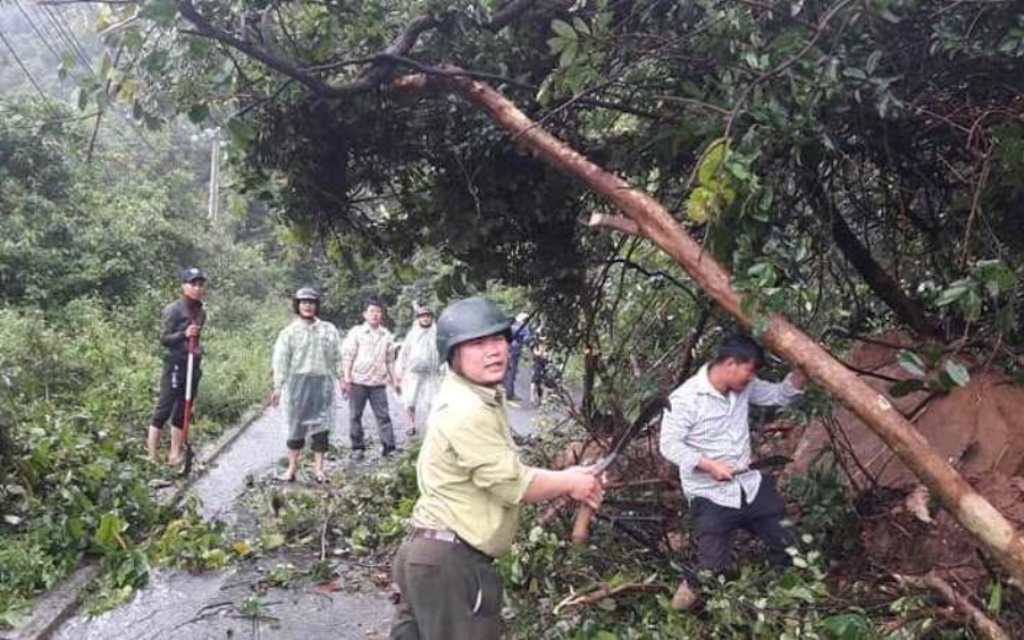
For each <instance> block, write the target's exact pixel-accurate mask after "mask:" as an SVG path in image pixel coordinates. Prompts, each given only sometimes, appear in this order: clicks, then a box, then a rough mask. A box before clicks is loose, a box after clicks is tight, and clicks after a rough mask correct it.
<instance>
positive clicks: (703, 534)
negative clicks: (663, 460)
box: [690, 475, 795, 574]
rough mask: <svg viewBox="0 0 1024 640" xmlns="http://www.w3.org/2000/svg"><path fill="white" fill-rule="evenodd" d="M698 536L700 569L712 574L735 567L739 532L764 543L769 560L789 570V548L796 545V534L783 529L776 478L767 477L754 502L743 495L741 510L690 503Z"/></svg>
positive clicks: (703, 500)
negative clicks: (734, 546)
mask: <svg viewBox="0 0 1024 640" xmlns="http://www.w3.org/2000/svg"><path fill="white" fill-rule="evenodd" d="M690 512H691V514H692V517H693V522H694V528H695V533H696V536H697V566H698V568H699V569H708V570H710V571H711V572H712V573H715V574H718V573H725V572H727V571H729V570H730V569H731V566H732V539H733V534H734V533H735V532H736V530H737V529H745V530H747V531H749V532H750V533H751V534H753V535H755V536H757V537H758V538H760V539H761V541H762V542H763V543H764V545H765V546H766V547H767V548H768V559H769V560H770V561H771V562H772V564H774V565H776V566H780V567H781V566H788V565H789V564H790V557H789V554H788V553H786V547H789V546H791V545H793V543H794V542H795V537H794V535H793V532H792V531H791V530H789V529H787V528H786V527H784V526H782V517H783V516H784V515H785V512H786V505H785V502H783V500H782V496H780V495H779V491H778V489H777V488H776V486H775V478H772V477H771V476H768V475H764V476H762V478H761V487H760V488H759V489H758V491H757V496H756V497H755V498H754V501H753V502H750V503H748V502H747V496H746V495H745V494H744V495H743V497H742V499H741V503H740V508H739V509H733V508H732V507H723V506H722V505H719V504H715V503H714V502H712V501H710V500H708V499H707V498H699V497H698V498H694V499H693V501H692V502H691V503H690Z"/></svg>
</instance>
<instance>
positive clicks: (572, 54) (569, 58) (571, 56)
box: [558, 41, 577, 69]
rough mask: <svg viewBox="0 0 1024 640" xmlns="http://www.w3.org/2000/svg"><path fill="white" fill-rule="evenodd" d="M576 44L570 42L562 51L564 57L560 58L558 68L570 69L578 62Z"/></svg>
mask: <svg viewBox="0 0 1024 640" xmlns="http://www.w3.org/2000/svg"><path fill="white" fill-rule="evenodd" d="M576 53H577V48H576V42H575V41H573V42H569V43H568V44H567V45H566V47H565V48H564V49H562V55H561V56H559V57H558V66H559V67H561V68H563V69H564V68H565V67H568V66H569V65H571V64H572V63H573V62H574V61H575V60H576Z"/></svg>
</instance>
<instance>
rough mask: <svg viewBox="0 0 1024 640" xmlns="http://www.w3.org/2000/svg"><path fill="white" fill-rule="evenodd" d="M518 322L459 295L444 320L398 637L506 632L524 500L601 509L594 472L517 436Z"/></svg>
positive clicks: (484, 637)
mask: <svg viewBox="0 0 1024 640" xmlns="http://www.w3.org/2000/svg"><path fill="white" fill-rule="evenodd" d="M511 324H512V323H511V321H510V320H509V319H508V318H507V317H506V316H505V314H504V313H502V312H501V310H500V309H499V308H498V307H497V305H495V304H494V303H493V302H491V301H490V300H487V299H485V298H467V299H465V300H460V301H458V302H455V303H453V304H451V305H449V307H448V308H447V309H445V311H444V313H442V314H441V318H440V319H439V320H438V323H437V345H438V351H439V353H440V355H441V357H443V358H445V360H447V362H448V364H449V371H448V373H447V375H446V376H445V379H444V381H443V382H442V383H441V390H440V392H439V393H438V395H437V398H436V399H435V404H434V409H433V411H432V412H431V414H430V417H429V418H428V424H429V427H428V429H427V435H426V438H425V439H424V441H423V448H422V449H421V450H420V457H419V460H418V462H417V465H416V472H417V478H418V481H419V490H420V498H419V500H418V501H417V502H416V506H415V508H414V509H413V514H412V524H413V531H412V533H411V534H410V535H409V537H408V538H407V539H406V541H405V542H404V543H403V544H402V546H401V547H400V548H399V550H398V554H397V555H396V557H395V560H394V562H393V567H394V581H395V583H396V584H397V585H398V588H399V591H400V592H401V596H400V597H401V600H400V602H399V604H398V608H397V610H396V612H395V620H394V623H393V625H392V627H391V637H392V638H393V639H396V640H406V639H413V638H418V639H421V640H488V639H491V638H500V637H501V628H502V625H501V605H502V587H501V579H500V578H499V577H498V573H497V571H496V570H495V568H494V564H493V561H494V558H496V557H498V556H500V555H502V554H504V553H506V552H507V551H508V550H509V548H511V546H512V541H513V539H514V538H515V533H516V528H517V526H518V522H519V505H520V503H523V502H527V503H531V502H541V501H544V500H549V499H551V498H555V497H558V496H569V497H571V498H573V499H575V500H579V501H581V502H586V503H588V504H590V505H591V506H593V507H595V508H596V507H597V506H598V505H599V504H600V501H601V499H602V497H603V488H602V485H601V481H600V480H599V479H598V478H597V477H595V476H594V475H593V474H592V473H590V472H589V471H588V470H586V469H582V468H579V467H574V468H571V469H563V470H561V471H548V470H546V469H538V468H534V467H528V466H526V465H525V464H523V463H522V461H521V460H520V459H519V456H518V454H517V452H516V450H515V445H514V444H513V442H512V432H511V429H510V427H509V422H508V416H507V414H506V412H505V397H504V391H503V389H502V381H503V379H504V376H505V369H506V367H507V366H508V361H509V339H510V338H511V335H510V330H509V327H510V326H511Z"/></svg>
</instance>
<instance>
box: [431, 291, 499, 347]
mask: <svg viewBox="0 0 1024 640" xmlns="http://www.w3.org/2000/svg"><path fill="white" fill-rule="evenodd" d="M511 326H512V320H511V319H510V318H509V317H508V316H506V315H505V313H504V312H503V311H502V310H501V309H499V308H498V305H496V304H495V303H494V302H493V301H491V300H488V299H487V298H482V297H473V298H465V299H463V300H458V301H456V302H453V303H451V304H450V305H448V307H447V308H446V309H445V310H444V311H443V312H442V313H441V317H440V318H438V320H437V351H438V353H439V354H440V355H441V357H442V358H444V359H445V361H447V362H451V355H452V350H453V349H454V348H455V347H456V346H457V345H460V344H462V343H463V342H468V341H470V340H475V339H477V338H483V337H484V336H493V335H495V334H498V333H501V334H504V335H505V337H506V339H511V338H512V332H511V329H510V327H511Z"/></svg>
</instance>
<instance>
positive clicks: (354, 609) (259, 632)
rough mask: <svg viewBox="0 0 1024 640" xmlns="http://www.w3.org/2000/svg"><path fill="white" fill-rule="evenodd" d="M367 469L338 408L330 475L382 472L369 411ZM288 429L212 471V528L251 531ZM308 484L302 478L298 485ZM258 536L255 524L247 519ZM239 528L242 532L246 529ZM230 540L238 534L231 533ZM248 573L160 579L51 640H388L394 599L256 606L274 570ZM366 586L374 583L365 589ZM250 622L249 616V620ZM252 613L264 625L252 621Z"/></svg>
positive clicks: (514, 416)
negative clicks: (253, 501)
mask: <svg viewBox="0 0 1024 640" xmlns="http://www.w3.org/2000/svg"><path fill="white" fill-rule="evenodd" d="M528 379H529V378H528V369H527V368H526V367H521V368H520V378H519V382H518V384H517V387H518V389H519V390H520V395H525V394H523V393H522V391H525V390H527V389H528ZM389 395H390V398H389V405H390V408H391V420H392V423H393V426H394V430H395V438H396V441H397V442H398V446H399V447H400V448H401V447H402V445H403V444H404V443H405V441H406V439H407V436H406V435H405V431H406V428H407V427H408V424H407V420H406V418H405V416H404V415H403V412H402V410H401V409H400V408H399V404H398V401H397V398H396V397H395V396H394V395H393V394H389ZM536 413H537V412H536V408H535V407H534V406H533V405H531V404H530V402H529V400H522V401H520V402H517V403H512V404H510V406H509V417H510V419H511V422H512V425H513V429H514V430H515V431H516V433H517V434H519V435H524V436H525V435H530V434H531V433H532V432H533V431H534V426H533V419H534V417H535V416H536ZM363 428H364V432H365V433H366V444H367V451H366V453H367V459H366V461H365V462H362V463H354V462H352V461H350V460H349V456H348V453H349V451H348V447H349V437H348V431H349V430H348V404H347V402H346V401H345V400H344V399H339V406H338V424H337V425H336V428H335V430H334V431H333V432H332V436H331V438H332V443H333V444H334V445H335V446H336V447H338V448H339V449H341V450H342V455H341V456H340V459H336V460H333V461H331V460H329V462H328V469H327V470H328V473H329V475H334V474H336V473H338V472H339V471H344V472H345V474H346V475H349V474H352V473H356V472H358V471H359V470H361V469H369V468H373V466H375V462H376V460H377V459H378V457H379V455H380V443H379V439H378V437H377V424H376V420H375V418H374V417H373V413H372V411H370V408H369V406H367V408H366V411H365V413H364V414H363ZM285 434H286V427H285V425H284V424H283V422H282V420H281V415H280V413H279V412H278V411H277V410H276V409H272V408H271V409H268V410H267V411H266V412H265V413H264V414H263V415H262V416H261V417H260V418H258V419H257V420H255V421H254V422H253V423H252V424H250V425H249V426H248V427H247V428H246V429H245V431H244V432H243V433H242V434H241V435H240V436H239V437H238V438H237V439H236V440H235V442H233V443H232V444H231V445H230V447H228V449H227V450H226V451H225V452H223V453H222V454H221V455H220V456H219V457H218V458H217V459H216V461H215V462H214V463H213V464H212V465H210V466H209V467H208V468H207V469H206V470H205V473H204V476H203V477H202V478H201V479H199V480H198V481H197V482H196V483H195V485H194V486H193V487H192V489H191V491H190V493H191V494H193V495H195V496H197V497H198V498H199V499H200V500H201V503H202V509H201V513H202V515H203V517H204V518H206V519H209V520H213V519H219V520H221V521H223V522H225V523H226V524H227V525H228V530H229V532H230V531H231V530H232V527H244V526H246V523H245V522H244V521H245V520H246V514H247V510H246V508H245V507H244V506H243V505H242V504H241V502H242V501H241V500H240V498H241V497H242V495H243V493H244V492H245V490H246V487H247V485H248V484H250V483H251V482H252V480H253V479H263V478H265V477H268V476H270V475H275V474H278V473H280V472H281V471H282V470H283V469H284V465H285V446H284V440H285ZM310 465H311V460H310V457H309V455H308V454H307V455H306V456H304V457H303V460H302V467H301V470H300V476H302V474H304V473H305V474H307V477H308V475H309V474H310V473H311V471H310ZM301 479H302V478H301V477H300V480H301ZM248 519H249V520H250V522H249V523H248V526H251V524H252V523H251V517H250V518H248ZM240 520H241V521H242V522H240ZM229 536H230V533H229ZM271 563H272V560H269V559H268V562H265V563H263V565H264V566H259V565H258V564H255V563H242V564H241V565H240V566H237V567H235V568H233V569H230V570H227V571H223V572H208V573H203V574H200V575H192V574H189V573H187V572H183V571H171V570H167V571H163V570H161V571H153V572H152V573H151V575H150V582H149V584H148V585H147V586H146V587H145V588H143V589H142V590H140V591H139V592H138V593H137V594H136V595H135V597H134V598H133V599H132V600H131V601H129V602H128V603H126V604H124V605H122V606H120V607H117V608H115V609H113V610H111V611H108V612H106V613H104V614H101V615H99V616H96V617H94V618H90V617H88V616H87V615H85V614H84V613H80V614H79V615H77V616H75V617H73V618H71V619H70V620H68V621H67V622H66V623H65V624H64V625H62V626H61V627H60V628H59V629H58V630H57V632H56V633H55V634H54V636H53V637H55V638H58V639H60V640H79V639H82V640H93V639H95V640H101V639H102V640H108V639H113V638H117V639H122V638H123V639H139V640H149V639H152V640H157V639H159V640H164V639H167V640H177V639H181V640H185V639H189V640H193V639H206V638H210V639H213V638H218V639H224V638H254V639H255V638H266V639H270V638H332V639H343V640H345V639H349V638H352V639H355V638H386V637H387V631H388V627H389V622H390V617H391V613H392V605H391V602H390V600H389V598H388V595H389V594H388V593H387V592H385V591H383V590H380V589H377V588H373V587H367V586H365V584H364V585H363V586H361V587H357V586H356V585H353V591H351V592H347V591H339V592H335V593H329V594H327V593H320V592H318V591H314V590H312V589H311V588H310V587H309V586H308V585H306V586H303V587H283V588H272V589H270V590H269V591H267V592H266V593H262V594H260V595H258V597H257V596H255V595H254V592H253V589H252V585H254V584H255V583H256V582H258V581H259V580H260V577H261V575H262V572H265V571H266V570H268V568H269V567H267V566H266V565H267V564H271ZM361 582H363V583H366V582H367V581H365V580H363V581H361ZM243 611H244V612H245V614H247V615H243V613H242V612H243ZM254 611H258V613H259V614H260V615H259V616H258V617H257V616H253V615H251V614H252V613H253V612H254Z"/></svg>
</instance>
